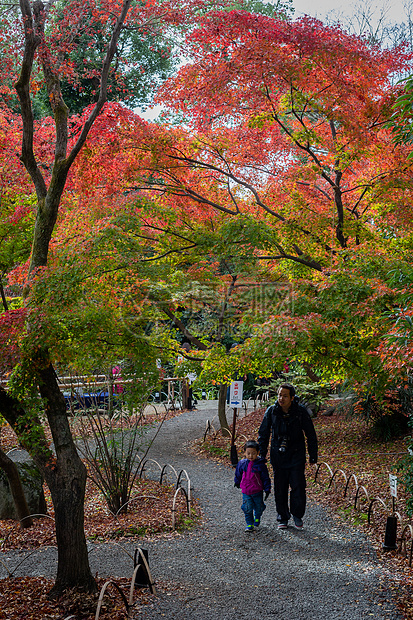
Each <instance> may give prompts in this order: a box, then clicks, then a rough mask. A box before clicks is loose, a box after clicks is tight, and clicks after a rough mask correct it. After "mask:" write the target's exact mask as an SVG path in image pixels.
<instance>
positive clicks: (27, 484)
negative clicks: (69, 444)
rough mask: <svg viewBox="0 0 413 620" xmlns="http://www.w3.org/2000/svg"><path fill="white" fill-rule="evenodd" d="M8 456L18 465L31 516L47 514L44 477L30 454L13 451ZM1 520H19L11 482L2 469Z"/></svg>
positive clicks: (0, 479)
mask: <svg viewBox="0 0 413 620" xmlns="http://www.w3.org/2000/svg"><path fill="white" fill-rule="evenodd" d="M7 456H8V457H9V458H10V459H11V460H12V461H14V462H15V463H16V466H17V469H18V471H19V476H20V480H21V482H22V485H23V489H24V494H25V496H26V501H27V505H28V507H29V512H30V514H45V513H46V512H47V506H46V500H45V497H44V492H43V479H42V475H41V474H40V472H39V470H38V469H37V467H36V466H35V464H34V463H33V461H32V460H31V458H30V456H29V454H28V453H27V452H25V451H24V450H12V451H11V452H9V453H8V455H7ZM0 519H15V520H17V519H18V517H17V513H16V509H15V507H14V502H13V497H12V494H11V490H10V485H9V481H8V480H7V476H6V474H5V473H4V471H3V470H2V469H0Z"/></svg>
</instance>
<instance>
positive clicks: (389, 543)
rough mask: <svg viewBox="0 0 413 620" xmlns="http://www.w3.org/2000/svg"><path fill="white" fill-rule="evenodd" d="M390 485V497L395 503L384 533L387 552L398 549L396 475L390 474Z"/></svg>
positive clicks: (384, 546) (384, 544)
mask: <svg viewBox="0 0 413 620" xmlns="http://www.w3.org/2000/svg"><path fill="white" fill-rule="evenodd" d="M389 483H390V495H391V498H392V503H393V514H392V515H391V516H390V517H387V521H386V531H385V532H384V543H383V549H384V550H385V551H392V550H394V549H397V544H396V543H397V517H396V516H395V514H394V512H395V510H396V499H397V476H395V475H394V474H389Z"/></svg>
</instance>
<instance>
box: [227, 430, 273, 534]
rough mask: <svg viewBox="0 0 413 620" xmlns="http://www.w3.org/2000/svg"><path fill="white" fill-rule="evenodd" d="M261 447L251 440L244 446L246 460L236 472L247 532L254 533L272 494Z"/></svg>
mask: <svg viewBox="0 0 413 620" xmlns="http://www.w3.org/2000/svg"><path fill="white" fill-rule="evenodd" d="M258 450H259V445H258V443H257V442H256V441H253V440H249V441H247V443H246V444H245V446H244V454H245V458H244V459H242V461H240V462H239V463H238V465H237V468H236V470H235V478H234V486H235V487H237V488H238V489H241V491H242V500H243V501H242V506H241V508H242V510H243V511H244V513H245V521H246V523H247V527H246V528H245V531H246V532H252V531H253V529H254V525H255V527H258V525H259V524H260V521H261V515H262V513H263V512H264V510H265V504H264V500H263V494H264V491H265V499H267V498H268V496H269V494H270V493H271V480H270V476H269V474H268V469H267V466H266V464H265V460H264V459H263V458H261V457H259V456H258Z"/></svg>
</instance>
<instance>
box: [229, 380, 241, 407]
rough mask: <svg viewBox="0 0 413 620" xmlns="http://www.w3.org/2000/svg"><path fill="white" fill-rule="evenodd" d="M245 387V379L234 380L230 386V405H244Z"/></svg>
mask: <svg viewBox="0 0 413 620" xmlns="http://www.w3.org/2000/svg"><path fill="white" fill-rule="evenodd" d="M243 388H244V382H243V381H233V382H232V383H231V385H230V388H229V406H230V407H241V406H242V391H243Z"/></svg>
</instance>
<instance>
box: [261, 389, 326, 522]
mask: <svg viewBox="0 0 413 620" xmlns="http://www.w3.org/2000/svg"><path fill="white" fill-rule="evenodd" d="M304 435H305V436H306V438H307V447H308V453H309V459H310V463H317V452H318V444H317V435H316V432H315V429H314V425H313V421H312V420H311V418H310V415H309V413H308V411H307V409H306V408H305V407H303V406H302V405H300V404H299V403H298V398H297V397H296V396H295V389H294V387H293V386H292V385H291V384H289V383H283V384H282V385H281V386H280V387H279V389H278V399H277V403H276V404H275V405H272V406H271V407H268V409H267V411H266V412H265V414H264V418H263V420H262V423H261V426H260V429H259V431H258V443H259V446H260V455H261V456H262V457H264V458H265V457H266V455H267V450H268V443H269V440H270V437H271V446H270V461H271V465H272V467H273V470H274V496H275V506H276V509H277V513H278V516H277V521H278V528H279V529H286V528H287V527H288V521H289V519H290V517H291V516H292V517H293V519H294V524H295V527H296V528H297V529H302V528H303V516H304V513H305V507H306V499H307V496H306V491H305V489H306V479H305V473H304V471H305V460H306V448H305V438H304ZM289 491H290V502H288V492H289Z"/></svg>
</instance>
